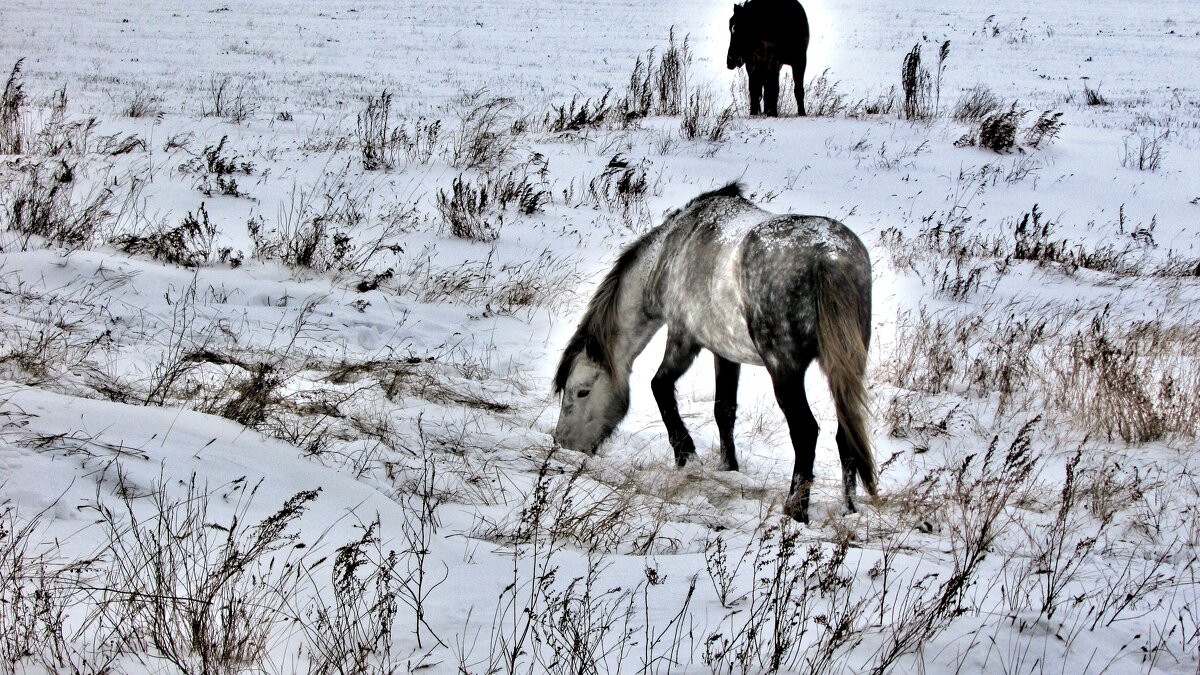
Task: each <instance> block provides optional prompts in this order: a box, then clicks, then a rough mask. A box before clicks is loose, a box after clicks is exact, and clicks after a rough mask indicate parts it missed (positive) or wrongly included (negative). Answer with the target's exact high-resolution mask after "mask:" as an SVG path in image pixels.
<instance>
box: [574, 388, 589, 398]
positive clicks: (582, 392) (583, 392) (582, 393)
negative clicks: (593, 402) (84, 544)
mask: <svg viewBox="0 0 1200 675" xmlns="http://www.w3.org/2000/svg"><path fill="white" fill-rule="evenodd" d="M590 393H592V390H591V389H580V390H579V393H577V394H575V397H576V398H587V395H588V394H590Z"/></svg>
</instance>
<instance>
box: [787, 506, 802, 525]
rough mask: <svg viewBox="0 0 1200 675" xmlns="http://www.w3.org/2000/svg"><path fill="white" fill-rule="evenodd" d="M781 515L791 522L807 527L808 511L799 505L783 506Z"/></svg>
mask: <svg viewBox="0 0 1200 675" xmlns="http://www.w3.org/2000/svg"><path fill="white" fill-rule="evenodd" d="M783 513H784V515H786V516H788V517H789V518H791V519H792V520H794V521H796V522H798V523H803V524H804V525H808V509H806V508H804V507H802V506H800V505H799V504H786V503H785V504H784V505H783Z"/></svg>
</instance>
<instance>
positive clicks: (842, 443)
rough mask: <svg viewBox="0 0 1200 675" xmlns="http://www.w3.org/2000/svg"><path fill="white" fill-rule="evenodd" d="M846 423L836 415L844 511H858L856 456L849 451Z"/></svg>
mask: <svg viewBox="0 0 1200 675" xmlns="http://www.w3.org/2000/svg"><path fill="white" fill-rule="evenodd" d="M845 429H846V423H845V422H843V421H842V418H841V417H840V416H839V417H838V430H837V435H836V436H835V438H836V439H837V447H838V456H840V457H841V460H842V491H843V494H844V495H845V499H846V512H847V513H858V507H857V506H855V505H854V493H855V492H856V491H857V490H858V458H857V457H855V455H854V453H852V452H849V451H848V450H847V448H848V447H849V437H848V436H847V435H846V431H845Z"/></svg>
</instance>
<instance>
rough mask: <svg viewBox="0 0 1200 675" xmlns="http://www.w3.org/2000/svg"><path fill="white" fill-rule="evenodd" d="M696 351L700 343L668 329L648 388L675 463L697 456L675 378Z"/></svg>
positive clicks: (693, 356)
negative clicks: (664, 429)
mask: <svg viewBox="0 0 1200 675" xmlns="http://www.w3.org/2000/svg"><path fill="white" fill-rule="evenodd" d="M699 352H700V346H699V345H697V344H696V343H695V341H694V340H692V339H691V338H690V337H689V336H686V335H680V334H678V333H675V332H673V331H670V330H668V331H667V349H666V353H664V354H663V360H662V364H660V365H659V366H658V372H657V373H655V374H654V378H653V379H652V380H650V389H651V390H652V391H653V392H654V400H655V401H656V402H657V403H658V412H659V413H660V414H661V415H662V420H663V424H665V425H666V427H667V438H668V439H670V441H671V450H672V452H674V453H675V464H676V465H678V466H683V465H685V464H687V461H688V460H689V459H691V458H692V457H695V456H696V443H695V442H694V441H692V436H691V434H689V433H688V430H687V426H686V425H684V423H683V418H681V417H680V416H679V404H678V402H677V401H676V400H675V382H676V381H678V380H679V378H680V377H681V376H683V374H684V373H686V372H687V369H688V368H689V367H691V365H692V361H694V360H696V354H698V353H699Z"/></svg>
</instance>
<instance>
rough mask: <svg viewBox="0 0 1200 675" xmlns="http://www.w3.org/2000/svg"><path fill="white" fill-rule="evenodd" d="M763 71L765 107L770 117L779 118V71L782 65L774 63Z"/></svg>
mask: <svg viewBox="0 0 1200 675" xmlns="http://www.w3.org/2000/svg"><path fill="white" fill-rule="evenodd" d="M763 70H765V71H766V72H765V73H763V85H764V86H765V91H764V95H763V98H764V99H765V100H764V101H763V104H764V105H763V107H764V108H766V110H765V112H766V113H767V116H768V117H777V116H778V115H779V71H780V64H778V63H772V64H770V65H769V66H764V67H763Z"/></svg>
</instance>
